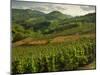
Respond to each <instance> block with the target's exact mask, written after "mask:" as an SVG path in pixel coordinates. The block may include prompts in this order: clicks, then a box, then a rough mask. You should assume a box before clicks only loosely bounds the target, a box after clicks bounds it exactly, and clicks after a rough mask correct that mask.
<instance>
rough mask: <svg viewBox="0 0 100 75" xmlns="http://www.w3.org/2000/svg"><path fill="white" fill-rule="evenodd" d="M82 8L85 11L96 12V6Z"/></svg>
mask: <svg viewBox="0 0 100 75" xmlns="http://www.w3.org/2000/svg"><path fill="white" fill-rule="evenodd" d="M80 8H81V9H83V10H85V11H92V10H95V6H80Z"/></svg>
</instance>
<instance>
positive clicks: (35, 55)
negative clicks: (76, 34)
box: [12, 37, 95, 74]
mask: <svg viewBox="0 0 100 75" xmlns="http://www.w3.org/2000/svg"><path fill="white" fill-rule="evenodd" d="M12 49H13V51H12V54H13V55H12V72H13V74H22V73H37V72H57V71H70V70H77V69H78V67H83V66H84V65H87V64H89V63H91V62H93V61H94V60H95V39H94V38H85V37H83V38H80V39H79V40H76V41H72V42H66V41H65V42H62V43H56V44H55V43H49V44H46V45H35V46H17V47H13V48H12Z"/></svg>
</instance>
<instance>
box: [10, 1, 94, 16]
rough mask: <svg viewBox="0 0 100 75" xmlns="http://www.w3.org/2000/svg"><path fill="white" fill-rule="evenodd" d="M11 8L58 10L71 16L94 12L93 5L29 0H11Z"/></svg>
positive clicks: (46, 11) (43, 10)
mask: <svg viewBox="0 0 100 75" xmlns="http://www.w3.org/2000/svg"><path fill="white" fill-rule="evenodd" d="M12 8H17V9H32V10H38V11H42V12H44V13H49V12H52V11H60V12H62V13H63V14H67V15H71V16H80V15H85V14H88V13H93V12H95V6H88V5H71V4H57V3H43V2H42V3H41V2H31V1H27V2H26V1H15V0H13V1H12Z"/></svg>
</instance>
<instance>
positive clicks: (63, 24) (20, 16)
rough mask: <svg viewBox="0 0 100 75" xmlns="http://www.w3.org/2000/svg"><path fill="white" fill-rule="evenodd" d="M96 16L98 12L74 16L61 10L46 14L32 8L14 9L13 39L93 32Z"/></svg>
mask: <svg viewBox="0 0 100 75" xmlns="http://www.w3.org/2000/svg"><path fill="white" fill-rule="evenodd" d="M95 16H96V13H90V14H86V15H84V16H77V17H72V16H70V15H65V14H63V13H61V12H59V11H53V12H50V13H48V14H45V13H43V12H40V11H36V10H30V9H12V33H13V41H17V40H21V39H23V38H26V37H33V38H38V37H39V38H40V37H42V36H43V37H45V36H48V35H49V36H54V35H71V34H76V33H78V34H83V33H93V32H95V20H96V19H95ZM69 31H70V32H69ZM16 36H17V37H16Z"/></svg>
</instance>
